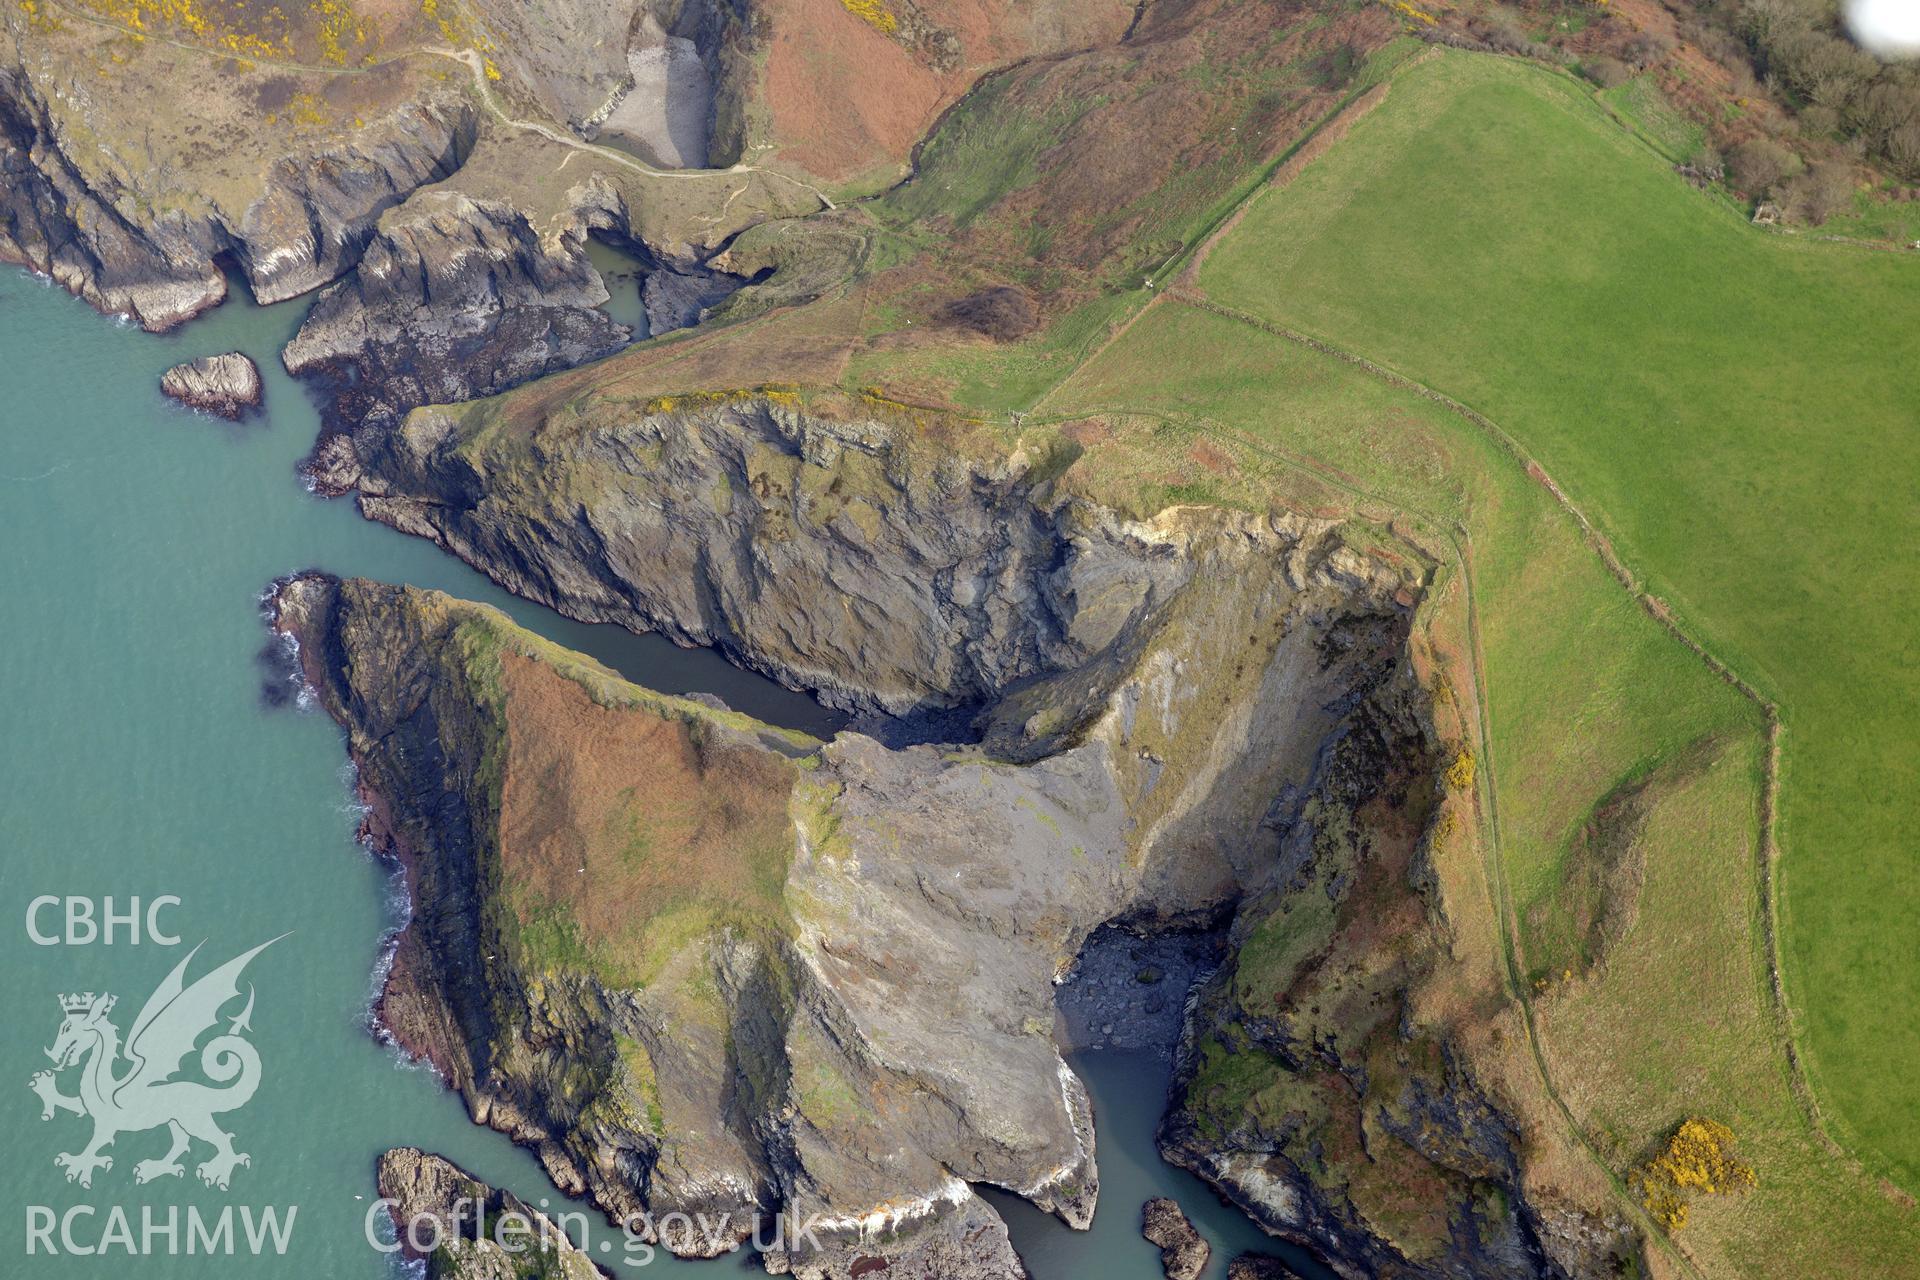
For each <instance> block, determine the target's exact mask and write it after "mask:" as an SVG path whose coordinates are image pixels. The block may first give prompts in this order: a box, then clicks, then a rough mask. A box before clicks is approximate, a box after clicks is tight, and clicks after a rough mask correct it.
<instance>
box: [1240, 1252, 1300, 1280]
mask: <svg viewBox="0 0 1920 1280" xmlns="http://www.w3.org/2000/svg"><path fill="white" fill-rule="evenodd" d="M1227 1280H1300V1277H1299V1276H1298V1275H1296V1274H1295V1273H1294V1270H1293V1268H1292V1267H1289V1266H1288V1265H1287V1264H1286V1263H1284V1262H1282V1261H1280V1259H1278V1258H1275V1257H1272V1256H1270V1255H1268V1254H1264V1253H1243V1254H1241V1255H1240V1256H1239V1257H1237V1258H1235V1259H1234V1260H1233V1261H1232V1262H1229V1263H1228V1264H1227Z"/></svg>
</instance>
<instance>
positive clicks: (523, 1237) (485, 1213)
mask: <svg viewBox="0 0 1920 1280" xmlns="http://www.w3.org/2000/svg"><path fill="white" fill-rule="evenodd" d="M378 1177H379V1187H380V1195H381V1197H382V1198H383V1199H385V1200H388V1201H390V1202H391V1204H390V1206H389V1208H390V1210H391V1212H392V1213H393V1217H394V1222H395V1225H396V1226H397V1227H398V1229H399V1241H400V1245H401V1248H402V1249H403V1250H404V1251H405V1253H406V1255H407V1256H408V1257H411V1258H415V1259H419V1260H423V1261H425V1263H426V1275H427V1277H428V1280H513V1277H516V1276H523V1275H529V1274H532V1275H540V1276H549V1277H555V1278H557V1280H598V1277H599V1276H600V1275H601V1274H602V1272H600V1271H599V1270H598V1269H597V1268H596V1267H595V1266H594V1265H593V1264H592V1263H591V1262H589V1261H588V1260H587V1256H586V1255H585V1254H584V1253H582V1252H580V1250H578V1249H577V1248H575V1247H574V1245H573V1242H572V1241H570V1240H569V1239H568V1238H567V1234H566V1232H564V1231H562V1230H561V1229H560V1227H559V1226H558V1225H556V1224H555V1223H554V1222H553V1221H552V1220H551V1219H550V1218H548V1217H547V1216H546V1215H545V1214H543V1213H541V1212H540V1211H539V1210H537V1209H534V1208H531V1207H530V1206H529V1205H528V1204H527V1203H526V1202H525V1201H523V1200H521V1199H520V1198H519V1197H518V1196H516V1195H514V1194H513V1193H512V1192H510V1191H498V1190H495V1189H494V1188H492V1187H489V1186H487V1185H486V1184H485V1183H483V1182H480V1181H479V1180H477V1179H475V1178H473V1177H471V1176H469V1175H468V1174H467V1173H466V1172H465V1171H464V1170H461V1169H459V1168H457V1167H456V1166H454V1165H453V1164H451V1163H450V1162H448V1161H446V1160H444V1159H442V1158H441V1157H439V1156H436V1155H429V1154H428V1153H427V1152H424V1151H417V1150H415V1149H414V1148H412V1147H396V1148H394V1149H393V1150H391V1151H388V1152H385V1153H384V1154H382V1155H381V1157H380V1164H379V1175H378ZM510 1215H517V1216H510ZM428 1241H432V1242H433V1243H432V1245H431V1246H430V1247H425V1248H421V1247H420V1246H424V1245H425V1244H426V1242H428ZM508 1249H512V1250H514V1252H513V1253H512V1254H508V1253H507V1250H508ZM530 1266H531V1267H532V1268H533V1270H531V1271H529V1270H528V1268H529V1267H530Z"/></svg>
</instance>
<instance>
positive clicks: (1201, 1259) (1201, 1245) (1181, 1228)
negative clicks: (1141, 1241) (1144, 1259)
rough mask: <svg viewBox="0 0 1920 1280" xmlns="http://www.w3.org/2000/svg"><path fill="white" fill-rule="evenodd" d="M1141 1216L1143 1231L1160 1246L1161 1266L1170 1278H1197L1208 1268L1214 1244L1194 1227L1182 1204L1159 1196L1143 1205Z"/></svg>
mask: <svg viewBox="0 0 1920 1280" xmlns="http://www.w3.org/2000/svg"><path fill="white" fill-rule="evenodd" d="M1140 1218H1141V1226H1140V1234H1141V1235H1143V1236H1145V1237H1146V1238H1147V1240H1148V1242H1149V1243H1151V1244H1156V1245H1159V1246H1160V1268H1161V1270H1163V1271H1165V1272H1166V1273H1167V1280H1196V1278H1197V1277H1198V1276H1199V1274H1200V1273H1201V1272H1202V1271H1205V1270H1206V1269H1207V1259H1208V1258H1209V1257H1211V1256H1212V1254H1213V1248H1212V1246H1210V1245H1208V1244H1207V1242H1206V1240H1204V1239H1203V1238H1202V1237H1201V1235H1200V1233H1199V1232H1198V1231H1196V1230H1194V1228H1193V1223H1191V1222H1189V1221H1187V1215H1186V1214H1184V1213H1182V1212H1181V1211H1180V1206H1179V1205H1178V1204H1176V1203H1174V1202H1173V1201H1172V1200H1169V1199H1168V1198H1167V1197H1165V1196H1155V1197H1154V1198H1153V1199H1151V1200H1149V1201H1147V1202H1146V1203H1145V1204H1144V1205H1142V1206H1140Z"/></svg>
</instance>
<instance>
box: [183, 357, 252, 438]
mask: <svg viewBox="0 0 1920 1280" xmlns="http://www.w3.org/2000/svg"><path fill="white" fill-rule="evenodd" d="M160 390H161V391H163V392H165V393H166V394H167V395H170V396H172V397H173V398H174V399H175V400H178V401H179V402H180V403H181V404H184V405H186V406H187V407H188V408H190V409H200V410H203V411H205V412H207V413H217V414H219V415H220V416H221V417H223V418H228V419H231V420H233V421H235V422H238V421H239V420H240V415H241V414H242V413H244V412H245V411H246V410H248V409H250V408H253V407H254V406H256V405H258V404H259V403H260V370H259V369H258V368H257V367H256V366H255V365H254V363H253V361H252V360H250V359H248V358H247V357H246V356H244V355H242V354H240V353H239V352H238V351H229V352H228V353H227V354H225V355H223V356H202V357H201V358H200V359H198V360H189V361H188V362H187V363H185V364H177V365H175V366H173V368H171V369H169V370H167V371H166V372H165V373H163V374H161V375H160Z"/></svg>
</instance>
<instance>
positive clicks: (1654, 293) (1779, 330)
mask: <svg viewBox="0 0 1920 1280" xmlns="http://www.w3.org/2000/svg"><path fill="white" fill-rule="evenodd" d="M1200 285H1201V286H1202V287H1203V288H1204V290H1205V292H1206V293H1207V295H1208V296H1209V297H1210V298H1212V299H1214V300H1215V301H1217V302H1219V303H1221V304H1224V305H1227V306H1231V307H1234V308H1238V309H1242V310H1245V311H1247V312H1251V313H1254V314H1255V315H1258V316H1260V317H1263V318H1265V319H1268V320H1271V321H1273V322H1277V323H1279V324H1282V325H1286V326H1289V327H1291V328H1294V329H1296V330H1299V331H1303V332H1305V333H1308V334H1310V335H1312V336H1314V337H1317V338H1320V339H1323V340H1325V341H1327V342H1330V343H1333V344H1335V345H1337V346H1339V347H1342V348H1345V349H1348V350H1352V351H1355V352H1358V353H1361V354H1364V355H1365V356H1367V357H1369V358H1371V359H1374V360H1377V361H1379V362H1381V363H1383V364H1385V365H1388V366H1390V367H1391V368H1393V369H1395V370H1397V371H1399V372H1401V373H1403V374H1405V375H1407V376H1409V377H1411V378H1414V379H1417V380H1419V381H1420V382H1423V383H1425V384H1427V385H1429V386H1433V387H1436V388H1438V389H1440V390H1443V391H1445V392H1447V393H1448V394H1450V395H1452V396H1455V397H1457V398H1458V399H1460V400H1462V401H1465V402H1466V403H1468V404H1470V405H1472V406H1473V407H1474V408H1476V409H1478V410H1480V411H1481V412H1483V413H1485V414H1486V415H1487V416H1489V417H1490V418H1492V419H1493V420H1494V421H1495V422H1497V423H1499V424H1500V425H1501V426H1502V427H1503V428H1505V429H1506V430H1507V431H1508V432H1510V433H1511V434H1512V435H1514V436H1515V437H1517V438H1518V439H1519V440H1520V441H1521V442H1522V444H1523V445H1524V446H1525V447H1526V448H1527V449H1528V450H1529V451H1531V452H1532V453H1533V454H1534V455H1535V456H1536V457H1537V458H1539V459H1540V461H1541V462H1542V463H1543V464H1544V465H1545V466H1546V468H1547V469H1548V470H1549V471H1550V472H1551V473H1552V474H1553V475H1554V476H1555V477H1556V478H1557V479H1558V480H1559V481H1560V482H1561V483H1562V484H1563V485H1564V486H1565V487H1566V489H1567V490H1568V491H1569V493H1570V495H1571V496H1572V497H1573V498H1574V500H1575V501H1577V502H1579V503H1580V504H1581V505H1582V506H1583V507H1584V509H1585V510H1586V511H1587V513H1588V514H1589V515H1590V516H1591V517H1592V518H1593V519H1594V520H1595V521H1596V523H1597V524H1599V525H1600V527H1601V528H1602V529H1603V530H1604V531H1605V532H1606V533H1607V534H1608V535H1609V537H1610V538H1611V540H1612V541H1613V542H1614V544H1615V545H1616V547H1617V548H1618V550H1619V552H1620V554H1621V556H1622V557H1623V558H1624V560H1625V561H1626V563H1627V564H1628V565H1629V566H1631V567H1632V568H1633V570H1634V571H1635V572H1636V573H1637V574H1639V575H1640V576H1642V577H1643V578H1644V579H1645V581H1646V582H1647V584H1648V585H1649V587H1650V588H1651V590H1652V591H1653V592H1654V593H1655V594H1657V595H1658V596H1659V597H1661V598H1662V599H1664V600H1665V601H1667V602H1668V603H1669V604H1670V605H1671V607H1672V609H1673V612H1674V614H1675V616H1676V617H1677V618H1678V619H1679V620H1680V622H1681V624H1682V625H1683V626H1685V627H1686V628H1687V629H1688V631H1689V632H1690V633H1691V634H1693V635H1694V636H1695V637H1696V638H1698V639H1699V640H1700V641H1701V642H1702V643H1704V644H1705V645H1707V646H1708V647H1709V648H1710V649H1711V650H1713V651H1714V652H1715V653H1717V654H1718V655H1720V656H1721V657H1722V658H1723V659H1724V660H1725V661H1727V662H1728V663H1729V664H1731V665H1732V667H1733V668H1734V669H1735V670H1736V671H1738V672H1739V673H1740V674H1741V675H1743V676H1744V677H1745V678H1747V679H1748V680H1749V681H1751V682H1752V683H1753V684H1754V685H1756V686H1757V687H1758V688H1759V689H1760V690H1761V691H1762V692H1763V693H1764V694H1765V695H1766V696H1767V697H1769V698H1771V699H1773V700H1775V701H1776V702H1777V703H1778V705H1779V708H1780V714H1781V716H1782V720H1783V723H1784V725H1785V736H1784V740H1783V768H1782V776H1781V788H1780V805H1781V809H1780V814H1781V823H1780V828H1779V834H1780V843H1781V847H1782V850H1783V852H1782V859H1781V868H1780V872H1781V874H1780V892H1781V898H1780V907H1781V918H1782V929H1781V932H1782V939H1781V941H1782V947H1783V951H1784V961H1785V971H1786V979H1787V987H1788V993H1789V997H1790V999H1791V1002H1792V1004H1793V1007H1794V1010H1795V1012H1796V1027H1797V1031H1798V1034H1799V1036H1800V1039H1801V1042H1802V1046H1803V1052H1804V1056H1805V1059H1806V1061H1807V1063H1808V1066H1809V1070H1810V1073H1811V1077H1812V1082H1813V1086H1814V1089H1815V1092H1816V1095H1817V1096H1818V1098H1819V1099H1820V1102H1821V1104H1822V1107H1823V1110H1824V1112H1825V1114H1826V1115H1827V1117H1828V1118H1829V1121H1830V1123H1831V1124H1832V1127H1833V1128H1834V1130H1835V1131H1836V1133H1837V1136H1839V1137H1840V1138H1841V1140H1842V1141H1844V1142H1847V1143H1848V1144H1850V1145H1852V1146H1853V1147H1854V1148H1855V1149H1856V1150H1857V1151H1858V1153H1859V1154H1860V1155H1861V1157H1862V1158H1863V1159H1864V1160H1865V1162H1866V1163H1867V1164H1868V1166H1869V1167H1870V1168H1872V1169H1874V1170H1875V1171H1877V1172H1884V1173H1886V1174H1888V1175H1889V1176H1891V1177H1892V1178H1893V1179H1895V1180H1896V1181H1897V1182H1898V1183H1900V1184H1902V1185H1903V1186H1904V1187H1906V1188H1908V1189H1912V1188H1915V1187H1920V1073H1916V1072H1915V1071H1914V1070H1913V1064H1914V1063H1915V1062H1916V1061H1920V1022H1916V1020H1915V1018H1914V1016H1913V1013H1914V1010H1916V1009H1920V928H1916V927H1915V921H1916V917H1917V916H1920V860H1917V859H1916V858H1915V856H1914V850H1913V845H1912V840H1911V835H1910V831H1911V810H1912V800H1913V797H1914V796H1915V795H1917V794H1920V697H1916V689H1917V687H1920V678H1916V669H1915V660H1914V652H1915V640H1914V635H1915V631H1916V627H1917V626H1920V609H1917V608H1916V607H1915V605H1914V602H1913V597H1912V595H1911V594H1910V590H1909V589H1910V587H1911V583H1912V580H1913V570H1912V565H1913V555H1914V549H1915V548H1916V547H1917V546H1920V505H1917V504H1916V502H1915V500H1914V491H1913V480H1914V477H1916V476H1920V422H1917V419H1920V412H1917V411H1920V361H1916V360H1915V358H1914V357H1915V354H1916V351H1915V338H1914V335H1915V334H1916V333H1920V293H1916V287H1920V262H1916V261H1914V260H1912V259H1910V258H1908V257H1906V256H1904V255H1899V254H1894V253H1885V252H1870V251H1866V250H1861V249H1856V248H1853V247H1848V246H1840V245H1831V244H1822V243H1814V242H1811V241H1808V240H1806V239H1800V238H1793V237H1787V236H1780V235H1770V234H1765V233H1762V232H1760V231H1757V230H1755V229H1752V228H1749V227H1747V226H1745V225H1744V224H1743V223H1742V222H1741V221H1740V220H1739V219H1738V217H1737V216H1736V215H1735V214H1734V213H1733V212H1732V211H1731V210H1730V209H1728V208H1727V207H1726V206H1725V205H1724V204H1722V203H1720V202H1716V201H1714V200H1711V199H1709V198H1707V197H1704V196H1702V195H1700V194H1699V193H1697V192H1695V191H1693V190H1692V189H1691V188H1689V187H1688V186H1686V185H1685V184H1684V183H1683V182H1682V181H1681V180H1680V179H1679V178H1678V177H1677V176H1676V175H1674V174H1673V173H1671V172H1670V171H1669V169H1668V166H1667V164H1666V163H1665V162H1664V161H1663V160H1662V158H1661V157H1660V156H1659V155H1658V154H1657V153H1656V152H1655V151H1654V150H1653V148H1652V147H1650V146H1649V145H1648V144H1646V143H1645V142H1643V141H1642V140H1640V139H1639V138H1638V137H1636V136H1634V135H1632V134H1630V133H1628V132H1627V131H1626V130H1625V129H1623V128H1622V127H1621V126H1620V125H1619V124H1617V123H1615V122H1613V121H1611V120H1609V119H1608V118H1607V116H1606V115H1605V114H1604V113H1603V112H1602V111H1600V110H1599V109H1598V107H1597V106H1596V104H1595V103H1594V102H1593V101H1592V100H1591V97H1590V95H1589V92H1588V91H1587V90H1586V89H1584V88H1582V87H1581V86H1579V85H1578V84H1577V83H1576V82H1574V81H1572V80H1571V79H1569V78H1566V77H1562V76H1559V75H1556V74H1554V73H1551V72H1549V71H1547V70H1544V69H1542V68H1539V67H1536V66H1532V65H1528V64H1524V63H1520V62H1515V61H1510V60H1505V59H1496V58H1490V57H1481V56H1467V55H1460V54H1445V55H1440V56H1436V57H1433V58H1430V59H1427V60H1424V61H1422V62H1421V63H1419V64H1417V65H1415V66H1413V67H1411V68H1409V69H1407V70H1405V71H1404V72H1402V73H1401V74H1400V75H1398V76H1397V77H1396V79H1395V81H1394V84H1393V87H1392V90H1391V93H1390V95H1389V97H1388V99H1387V101H1386V102H1385V103H1384V104H1383V105H1382V106H1381V107H1379V109H1377V110H1375V111H1374V112H1373V113H1371V114H1370V115H1368V116H1367V117H1366V118H1365V119H1363V120H1361V121H1359V122H1358V123H1356V124H1355V126H1354V127H1353V129H1352V131H1351V133H1350V134H1349V135H1348V136H1347V137H1346V138H1345V139H1344V140H1343V141H1342V142H1341V143H1340V144H1339V145H1338V146H1336V147H1334V148H1333V149H1332V150H1331V151H1330V152H1329V153H1328V154H1327V155H1325V156H1324V157H1322V158H1321V159H1320V160H1318V161H1317V162H1316V163H1315V164H1313V165H1312V166H1311V167H1309V168H1308V169H1306V170H1305V171H1304V172H1303V173H1302V174H1301V175H1300V176H1299V177H1298V179H1297V180H1295V181H1294V182H1293V183H1291V184H1290V185H1289V186H1287V187H1285V188H1284V189H1277V190H1274V191H1271V192H1269V193H1267V194H1265V195H1263V196H1262V197H1260V198H1259V199H1258V200H1257V201H1256V202H1255V204H1254V205H1253V206H1252V208H1251V209H1250V211H1249V213H1248V215H1247V217H1246V218H1245V220H1244V221H1243V222H1242V223H1241V224H1240V225H1239V226H1238V227H1237V228H1236V230H1235V231H1234V232H1233V233H1232V234H1231V235H1230V236H1229V237H1227V238H1226V239H1225V240H1224V241H1223V242H1222V243H1221V244H1220V245H1219V246H1218V247H1217V248H1216V249H1215V251H1214V252H1213V254H1212V255H1211V256H1210V257H1209V258H1208V260H1207V262H1206V264H1205V267H1204V269H1203V271H1202V272H1201V276H1200ZM1489 647H1490V649H1491V648H1492V647H1494V646H1493V645H1492V644H1491V642H1490V646H1489ZM1489 659H1490V666H1491V667H1492V668H1493V671H1494V674H1495V676H1496V678H1498V677H1499V676H1501V674H1502V669H1501V665H1500V663H1499V662H1497V661H1494V660H1493V655H1492V654H1491V653H1490V654H1489ZM1507 674H1508V678H1511V673H1510V672H1509V673H1507ZM1620 692H1621V693H1622V694H1623V695H1626V694H1631V695H1632V696H1634V697H1636V698H1638V699H1640V700H1643V701H1651V702H1654V703H1658V702H1660V701H1662V700H1663V699H1664V697H1665V695H1666V691H1665V690H1664V689H1662V688H1660V687H1657V686H1656V687H1654V688H1649V689H1641V690H1632V691H1630V690H1625V689H1622V690H1620ZM1494 697H1495V702H1496V706H1497V705H1498V702H1499V699H1500V691H1499V689H1498V688H1497V687H1496V689H1495V691H1494ZM1591 727H1592V728H1594V729H1602V728H1604V726H1599V725H1594V726H1591ZM1580 728H1581V730H1582V731H1581V732H1580V733H1578V734H1576V735H1572V737H1573V738H1574V739H1575V740H1574V741H1573V742H1570V743H1567V744H1565V749H1572V750H1577V749H1579V742H1580V741H1581V740H1584V739H1585V738H1586V736H1587V730H1588V728H1589V726H1588V725H1586V724H1580ZM1567 736H1568V735H1566V734H1565V733H1564V727H1563V726H1553V727H1552V729H1551V731H1550V732H1549V733H1548V734H1547V737H1548V739H1549V741H1550V742H1551V741H1552V740H1554V739H1555V738H1564V737H1567ZM1518 790H1519V788H1517V787H1514V786H1512V785H1510V784H1509V785H1506V786H1505V789H1504V791H1503V797H1502V803H1503V804H1508V803H1509V801H1508V799H1507V796H1508V795H1509V794H1511V793H1513V792H1515V791H1518ZM1512 803H1520V804H1526V803H1531V801H1530V800H1515V801H1513V802H1512ZM1509 816H1512V815H1509ZM1516 853H1518V856H1519V860H1518V861H1517V862H1516V864H1515V865H1514V866H1513V868H1512V871H1511V873H1510V874H1511V876H1512V879H1513V883H1514V887H1515V892H1516V895H1517V897H1518V898H1519V899H1520V900H1521V901H1522V902H1524V901H1525V900H1526V895H1527V894H1528V892H1529V891H1530V890H1531V889H1537V887H1538V882H1536V880H1535V876H1536V869H1535V868H1533V867H1530V866H1529V865H1528V857H1529V855H1528V854H1527V853H1526V852H1525V851H1524V850H1520V851H1516V850H1514V849H1511V848H1510V849H1509V850H1508V854H1509V857H1513V856H1515V855H1516ZM1767 1065H1768V1064H1756V1067H1755V1069H1756V1070H1760V1069H1765V1068H1766V1066H1767Z"/></svg>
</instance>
